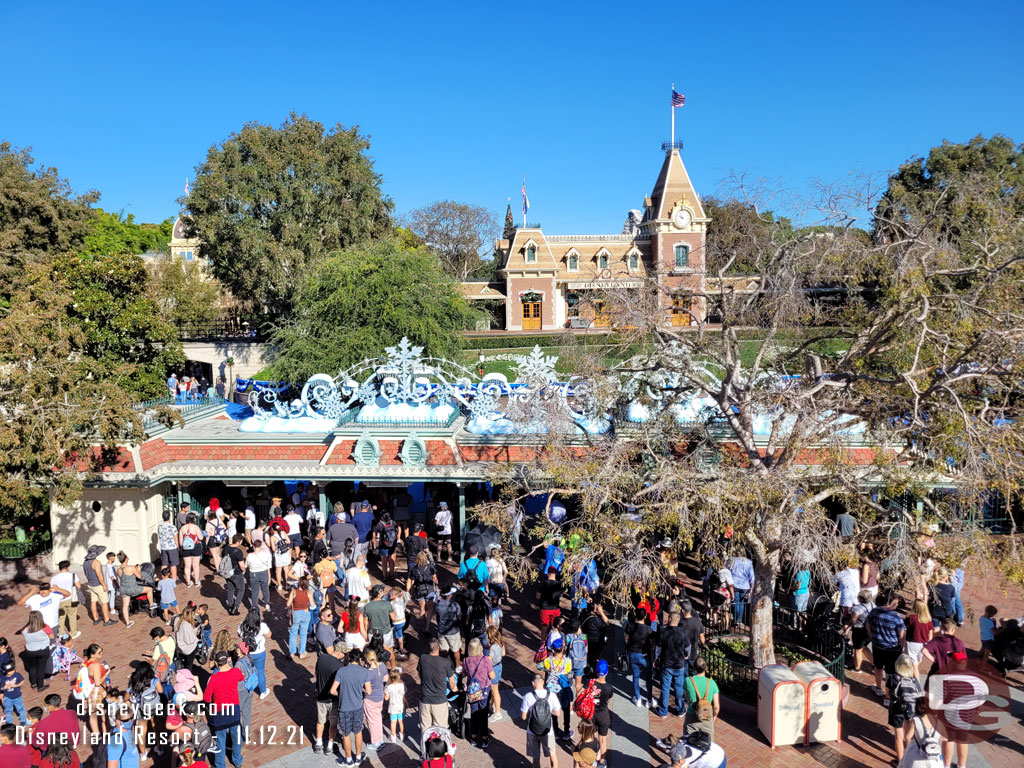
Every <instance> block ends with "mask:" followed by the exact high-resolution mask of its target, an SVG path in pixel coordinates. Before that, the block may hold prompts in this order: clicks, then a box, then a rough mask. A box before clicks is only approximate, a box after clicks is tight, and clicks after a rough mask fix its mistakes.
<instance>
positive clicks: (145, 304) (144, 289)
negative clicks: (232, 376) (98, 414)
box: [49, 253, 184, 400]
mask: <svg viewBox="0 0 1024 768" xmlns="http://www.w3.org/2000/svg"><path fill="white" fill-rule="evenodd" d="M49 271H50V276H51V281H52V284H53V286H54V290H55V291H59V292H60V293H61V294H65V293H66V294H67V296H68V297H69V299H70V300H69V301H64V302H61V306H62V307H63V308H64V311H65V314H66V319H65V320H64V321H63V322H64V323H66V324H68V325H71V326H74V327H76V328H77V330H78V333H76V334H74V336H73V337H72V341H71V343H72V345H73V348H74V349H75V351H76V353H78V354H81V355H82V356H83V357H84V358H87V359H88V360H90V361H92V363H93V364H94V366H95V371H94V373H93V375H94V377H97V378H103V379H106V378H109V374H107V373H105V371H108V370H109V371H112V372H124V371H129V373H127V374H118V386H119V387H120V388H121V389H122V390H123V391H124V392H125V393H126V394H128V395H131V396H134V397H135V398H137V399H138V400H146V399H150V398H154V397H159V396H160V395H162V394H163V393H164V392H165V390H166V384H165V378H166V376H167V371H168V370H169V369H171V368H172V367H176V366H180V365H181V364H182V363H183V362H184V356H183V355H182V351H181V344H180V343H179V342H178V338H177V334H176V333H175V330H174V328H173V326H171V325H170V324H169V323H167V322H165V321H164V320H162V319H161V318H160V316H159V314H158V313H157V307H156V304H155V303H154V301H153V299H152V298H151V297H150V295H149V292H148V291H149V288H148V275H147V274H146V267H145V264H144V263H143V261H142V259H141V258H140V257H138V256H136V255H134V254H129V253H121V254H114V255H111V256H84V255H75V254H64V255H60V256H57V257H56V258H55V259H54V261H53V265H52V267H51V268H50V270H49Z"/></svg>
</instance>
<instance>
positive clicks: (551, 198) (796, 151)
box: [0, 1, 1024, 233]
mask: <svg viewBox="0 0 1024 768" xmlns="http://www.w3.org/2000/svg"><path fill="white" fill-rule="evenodd" d="M704 6H708V7H704ZM2 18H3V21H4V25H5V26H6V27H7V34H6V35H5V39H4V45H3V46H2V47H0V71H3V72H4V73H5V76H4V78H3V81H2V83H0V139H6V140H9V141H11V142H13V143H14V144H15V145H17V146H26V145H30V146H32V147H33V149H34V154H35V156H36V158H37V160H39V161H41V162H45V163H46V164H48V165H55V166H57V167H58V168H59V170H60V171H61V173H62V174H64V175H66V176H68V177H69V178H70V180H71V182H72V184H73V185H74V186H75V188H76V189H77V190H86V189H89V188H95V189H98V190H100V192H102V194H103V199H102V201H101V203H100V205H101V206H103V207H104V208H107V209H108V210H124V211H125V212H127V213H134V214H135V216H136V219H137V220H140V221H155V220H160V219H162V218H164V217H166V216H171V215H174V214H175V213H176V211H177V204H176V203H175V198H176V197H177V196H178V195H180V194H181V192H182V188H183V186H184V182H185V178H186V177H191V176H192V175H193V173H192V169H193V168H194V167H195V166H196V165H197V164H198V163H199V162H201V160H202V159H203V157H204V156H205V153H206V150H207V148H208V147H209V146H210V145H211V144H214V143H218V142H220V141H222V140H223V139H225V138H226V137H227V136H228V135H229V134H230V133H231V132H232V131H233V130H236V129H238V128H240V127H241V125H242V124H243V123H244V122H246V121H249V120H256V121H259V122H266V123H273V124H278V123H280V122H282V121H283V120H284V119H285V118H286V117H287V115H288V112H289V111H290V110H295V111H298V112H305V113H307V114H308V115H309V116H310V117H312V118H314V119H317V120H320V121H322V122H324V123H325V124H329V125H330V124H334V123H336V122H341V123H344V124H345V125H352V124H358V125H359V126H360V127H361V129H362V130H363V131H364V132H365V133H368V134H370V136H371V141H372V149H371V154H372V155H373V157H374V159H375V162H376V168H377V170H378V171H379V172H380V173H381V174H382V176H383V178H384V190H385V192H386V193H387V194H388V195H389V196H390V197H391V198H392V199H393V200H394V201H395V205H396V210H397V212H398V213H403V212H406V211H409V210H411V209H412V208H415V207H417V206H420V205H423V204H426V203H429V202H431V201H433V200H438V199H446V198H447V199H455V200H462V201H468V202H472V203H475V204H480V205H486V206H488V207H490V208H493V209H494V210H495V212H496V213H497V214H499V215H501V214H503V213H504V208H505V203H506V198H509V197H511V198H512V204H513V211H514V212H515V211H518V208H519V206H520V195H519V188H520V185H521V180H522V174H523V173H526V174H527V190H528V192H529V195H530V201H531V204H532V208H531V211H530V215H529V219H530V220H531V221H538V222H540V223H542V224H543V226H544V228H545V230H546V231H548V232H551V233H555V232H561V233H569V232H573V233H586V232H608V231H611V232H614V231H618V229H619V227H620V226H621V224H622V221H623V219H624V218H625V214H626V211H627V210H628V209H629V208H632V207H639V206H640V204H641V203H642V201H643V198H644V196H645V195H646V194H647V193H648V192H650V189H651V186H652V185H653V182H654V179H655V177H656V175H657V172H658V169H659V167H660V163H661V154H660V143H661V142H662V141H663V140H665V139H667V137H668V133H669V125H668V123H669V107H668V98H669V86H670V83H672V82H673V81H674V82H675V84H676V88H677V90H679V91H681V92H683V93H684V94H685V95H686V98H687V102H686V106H685V107H683V108H681V109H679V110H678V111H677V118H678V120H677V137H679V138H682V139H684V141H685V143H686V147H685V150H684V153H683V158H684V160H685V162H686V164H687V167H688V169H689V171H690V175H691V177H692V178H693V181H694V184H695V186H696V188H697V190H698V192H699V193H700V194H702V195H707V194H710V193H714V192H715V191H716V189H718V188H719V182H720V180H721V179H722V178H723V177H725V176H726V175H727V174H728V173H729V172H730V171H731V170H736V171H742V172H747V173H749V174H751V175H753V176H758V177H766V178H769V179H773V180H777V182H778V184H779V185H780V186H781V187H782V188H785V189H787V190H795V191H798V192H799V191H800V190H801V189H805V188H806V186H807V185H808V183H809V181H810V180H811V179H814V178H820V179H825V180H837V179H843V178H848V175H849V174H850V173H851V172H853V173H855V174H856V173H879V174H884V173H885V172H886V171H888V170H891V169H893V168H895V167H896V166H897V165H898V164H899V163H901V162H903V161H904V160H906V159H907V158H909V157H910V156H912V155H918V154H924V153H926V152H927V150H928V149H929V148H930V147H931V146H933V145H935V144H938V143H940V142H941V141H942V140H943V139H948V140H951V141H964V140H966V139H969V138H970V137H971V136H973V135H975V134H977V133H982V134H985V135H986V136H989V135H991V134H993V133H997V132H998V133H1004V134H1006V135H1008V136H1010V137H1011V138H1013V139H1015V140H1016V141H1018V142H1021V141H1024V98H1022V97H1024V85H1022V83H1024V77H1022V75H1024V63H1022V62H1024V57H1022V56H1021V43H1022V31H1024V3H1020V2H991V3H981V4H976V5H969V4H968V5H965V4H963V3H951V2H934V1H933V2H928V3H919V2H896V3H881V2H867V3H864V2H861V3H852V2H839V3H825V2H820V1H819V2H808V3H797V2H790V3H786V2H782V3H764V2H760V3H746V2H722V3H704V4H693V6H692V7H691V6H690V5H688V4H686V3H659V2H647V3H641V4H626V3H610V2H587V3H575V2H574V3H567V2H561V3H559V2H547V3H527V2H518V3H489V2H485V3H480V2H473V3H438V2H433V3H426V2H420V3H405V2H394V1H393V2H376V3H365V2H364V3H352V2H344V1H337V2H324V3H292V4H286V3H280V2H278V3H263V2H258V1H256V2H246V3H244V4H243V3H226V2H221V3H211V2H205V3H189V2H178V3H173V4H171V3H158V2H151V3H138V2H136V3H112V2H101V3H96V4H88V3H80V2H76V3H19V4H13V3H8V4H7V7H6V8H5V10H4V12H3V16H2ZM865 223H866V222H865Z"/></svg>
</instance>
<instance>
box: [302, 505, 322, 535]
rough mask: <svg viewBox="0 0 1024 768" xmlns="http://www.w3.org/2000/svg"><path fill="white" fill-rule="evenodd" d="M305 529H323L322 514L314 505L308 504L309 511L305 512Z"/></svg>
mask: <svg viewBox="0 0 1024 768" xmlns="http://www.w3.org/2000/svg"><path fill="white" fill-rule="evenodd" d="M306 527H307V528H308V529H309V530H310V531H312V530H314V528H323V527H324V513H323V512H322V511H321V510H320V508H319V507H318V506H317V505H316V504H310V505H309V509H307V510H306ZM310 535H312V534H310Z"/></svg>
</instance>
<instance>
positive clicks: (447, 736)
mask: <svg viewBox="0 0 1024 768" xmlns="http://www.w3.org/2000/svg"><path fill="white" fill-rule="evenodd" d="M432 739H441V741H443V742H444V743H445V745H446V746H447V747H448V754H449V755H454V754H455V739H453V738H452V732H451V731H450V730H448V729H447V728H442V727H441V726H440V725H432V726H430V727H429V728H427V729H425V730H424V731H423V736H422V738H421V739H420V760H426V759H427V742H428V741H431V740H432Z"/></svg>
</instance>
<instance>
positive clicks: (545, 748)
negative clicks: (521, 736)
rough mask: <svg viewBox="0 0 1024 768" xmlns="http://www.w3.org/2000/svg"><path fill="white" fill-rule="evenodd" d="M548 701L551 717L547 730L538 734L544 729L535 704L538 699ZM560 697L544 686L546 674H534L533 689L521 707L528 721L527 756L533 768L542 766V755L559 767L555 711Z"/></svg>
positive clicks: (525, 720)
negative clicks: (539, 722) (539, 721)
mask: <svg viewBox="0 0 1024 768" xmlns="http://www.w3.org/2000/svg"><path fill="white" fill-rule="evenodd" d="M538 699H539V700H544V701H547V702H548V707H549V710H548V711H549V717H548V722H547V732H546V733H542V734H538V733H536V731H538V730H543V727H542V724H538V718H537V714H536V712H535V710H534V705H536V703H537V701H538ZM558 708H559V704H558V697H557V696H555V695H554V694H553V693H551V692H550V691H548V690H547V689H546V688H545V687H544V676H543V675H534V676H533V690H532V691H530V692H529V693H528V694H526V696H524V697H523V705H522V708H521V709H520V712H521V714H522V718H523V721H524V722H525V723H526V756H527V757H528V758H530V759H531V760H533V768H540V759H541V756H543V757H547V758H549V759H550V760H551V768H558V747H557V745H556V744H555V726H554V713H555V712H556V711H557V710H558Z"/></svg>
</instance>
